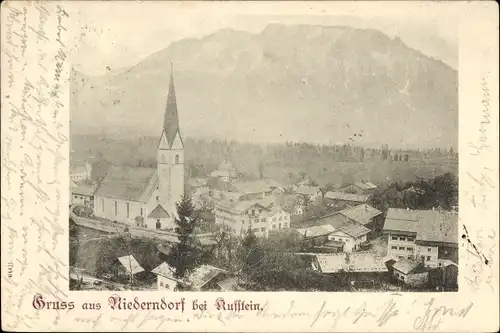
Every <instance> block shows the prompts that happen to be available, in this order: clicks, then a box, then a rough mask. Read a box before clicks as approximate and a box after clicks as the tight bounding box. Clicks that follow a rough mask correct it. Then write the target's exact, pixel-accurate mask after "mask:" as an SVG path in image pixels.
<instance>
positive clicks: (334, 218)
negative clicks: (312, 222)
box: [316, 213, 352, 229]
mask: <svg viewBox="0 0 500 333" xmlns="http://www.w3.org/2000/svg"><path fill="white" fill-rule="evenodd" d="M351 222H352V221H351V220H350V219H349V218H348V217H347V216H344V215H342V214H339V213H334V214H330V215H327V216H323V217H320V218H318V219H316V223H318V224H322V225H323V224H329V225H331V226H332V227H334V228H335V229H339V228H341V227H342V226H344V225H346V224H348V223H351Z"/></svg>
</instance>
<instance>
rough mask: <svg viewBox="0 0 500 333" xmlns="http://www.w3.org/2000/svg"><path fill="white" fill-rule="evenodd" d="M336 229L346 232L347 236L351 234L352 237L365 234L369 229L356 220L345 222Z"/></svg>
mask: <svg viewBox="0 0 500 333" xmlns="http://www.w3.org/2000/svg"><path fill="white" fill-rule="evenodd" d="M338 230H339V231H342V232H344V233H346V234H348V235H349V236H351V237H353V238H358V237H361V236H363V235H366V234H368V233H369V232H370V229H368V228H367V227H365V226H364V225H362V224H359V223H357V222H351V223H348V224H345V225H343V226H342V227H340V228H339V229H338Z"/></svg>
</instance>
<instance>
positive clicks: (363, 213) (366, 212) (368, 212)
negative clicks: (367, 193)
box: [340, 204, 382, 225]
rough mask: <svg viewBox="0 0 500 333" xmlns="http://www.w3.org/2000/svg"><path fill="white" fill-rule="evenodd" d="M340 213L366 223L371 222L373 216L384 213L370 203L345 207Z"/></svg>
mask: <svg viewBox="0 0 500 333" xmlns="http://www.w3.org/2000/svg"><path fill="white" fill-rule="evenodd" d="M340 214H342V215H345V216H347V217H348V218H350V219H351V220H353V221H356V222H358V223H361V224H363V225H364V224H367V223H369V222H370V221H371V219H372V218H374V217H376V216H379V215H380V214H382V212H381V211H380V210H378V209H376V208H373V207H372V206H370V205H367V204H361V205H358V206H356V207H353V208H349V209H345V210H343V211H341V212H340Z"/></svg>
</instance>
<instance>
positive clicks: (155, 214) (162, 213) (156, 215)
mask: <svg viewBox="0 0 500 333" xmlns="http://www.w3.org/2000/svg"><path fill="white" fill-rule="evenodd" d="M167 217H170V215H168V213H167V211H166V210H165V208H163V207H162V205H158V206H156V208H155V209H153V211H152V212H151V213H149V215H148V218H153V219H163V218H167Z"/></svg>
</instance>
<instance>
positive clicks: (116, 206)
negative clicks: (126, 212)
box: [115, 201, 118, 216]
mask: <svg viewBox="0 0 500 333" xmlns="http://www.w3.org/2000/svg"><path fill="white" fill-rule="evenodd" d="M116 215H118V201H115V216H116Z"/></svg>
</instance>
